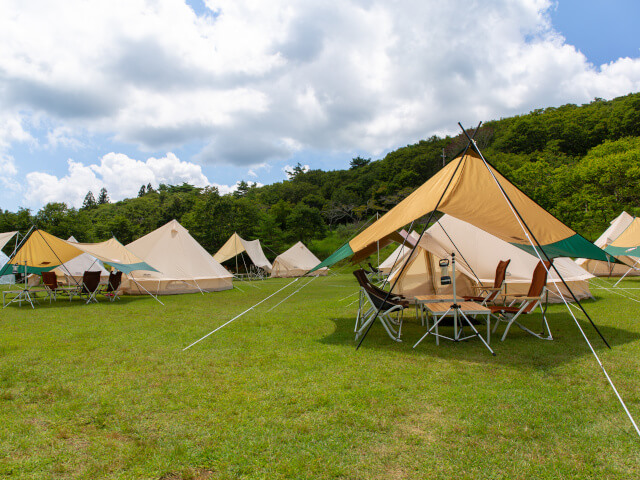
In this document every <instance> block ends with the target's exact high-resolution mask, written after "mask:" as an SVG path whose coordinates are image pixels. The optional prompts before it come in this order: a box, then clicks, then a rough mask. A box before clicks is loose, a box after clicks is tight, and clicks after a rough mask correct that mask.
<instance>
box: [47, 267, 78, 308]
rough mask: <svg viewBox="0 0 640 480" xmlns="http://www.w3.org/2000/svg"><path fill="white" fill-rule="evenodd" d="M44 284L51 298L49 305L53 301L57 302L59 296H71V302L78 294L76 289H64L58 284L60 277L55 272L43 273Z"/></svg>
mask: <svg viewBox="0 0 640 480" xmlns="http://www.w3.org/2000/svg"><path fill="white" fill-rule="evenodd" d="M42 284H43V285H44V288H45V291H46V292H47V295H48V296H49V303H51V300H52V299H53V300H57V299H58V295H69V301H71V299H72V298H73V295H74V294H75V293H76V292H77V290H76V289H71V288H64V287H62V286H61V285H60V284H59V283H58V277H57V275H56V273H55V272H42Z"/></svg>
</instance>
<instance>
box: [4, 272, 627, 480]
mask: <svg viewBox="0 0 640 480" xmlns="http://www.w3.org/2000/svg"><path fill="white" fill-rule="evenodd" d="M308 281H309V280H308V279H302V280H299V281H298V282H297V283H295V284H293V285H292V286H290V287H288V288H287V289H285V290H283V291H282V292H280V293H278V294H277V295H275V296H274V297H272V298H271V299H269V300H267V301H266V302H264V303H263V304H262V305H260V306H258V307H256V309H255V310H252V311H250V312H249V313H247V314H246V315H245V316H243V317H241V318H240V319H238V320H236V321H235V322H233V323H231V324H229V325H227V326H226V327H224V328H223V329H222V330H220V331H218V332H217V333H215V334H213V335H211V336H210V337H208V338H207V339H205V340H203V341H202V342H200V343H199V344H197V345H195V346H194V347H192V348H191V349H189V350H187V351H185V352H183V351H182V349H183V348H184V347H185V346H187V345H189V344H190V343H191V342H193V341H195V340H197V339H198V338H200V337H201V336H202V335H204V334H206V333H208V332H209V331H211V330H213V329H214V328H215V327H217V326H219V325H221V324H223V323H224V322H226V321H228V320H229V319H231V318H232V317H234V316H235V315H237V314H239V313H240V312H242V311H244V310H245V309H247V308H249V307H250V306H251V305H253V304H255V303H257V302H258V301H260V300H262V299H264V298H265V297H266V296H268V295H269V294H271V293H273V292H275V291H276V290H277V289H279V288H281V287H282V286H284V285H285V284H286V283H288V282H291V280H290V279H287V280H266V281H262V282H252V283H251V284H249V283H247V282H238V283H237V284H238V285H239V287H240V288H241V289H242V290H243V291H240V290H238V289H234V290H232V291H226V292H220V293H213V294H206V295H201V294H193V295H181V296H172V297H163V298H162V301H163V302H165V306H162V305H160V304H158V303H156V302H155V301H154V300H153V299H151V298H149V297H139V298H132V297H127V298H123V299H122V300H121V301H119V302H116V303H114V304H111V303H109V302H105V301H101V303H100V304H99V305H95V304H93V305H84V304H82V303H81V302H80V301H77V300H74V301H73V302H69V301H68V300H59V301H58V302H57V303H55V304H53V305H51V306H49V304H48V302H46V303H45V302H41V303H40V305H39V306H37V308H36V309H35V310H32V309H31V308H30V307H25V306H23V307H22V308H19V307H17V306H11V307H9V308H6V309H4V310H2V312H1V313H0V423H1V426H0V478H21V479H22V478H25V479H29V478H42V479H51V478H81V479H99V478H118V479H119V478H125V479H126V478H151V479H192V478H193V479H208V478H211V479H226V478H229V479H235V478H241V479H279V478H294V479H306V478H308V479H334V478H336V479H365V478H372V479H405V478H407V479H408V478H411V479H426V478H429V479H434V478H442V479H453V478H474V479H475V478H483V479H485V478H489V479H501V478H503V479H530V478H553V479H556V478H593V479H603V478H607V479H616V478H619V479H625V480H626V479H631V478H638V477H639V476H640V453H639V452H640V438H638V437H637V435H636V434H635V432H634V431H633V429H632V426H631V424H630V422H629V420H628V418H627V417H626V415H625V414H624V412H623V410H622V408H621V406H620V404H619V403H618V401H617V400H616V398H615V395H614V393H613V391H612V389H611V388H610V387H609V386H608V384H607V382H606V380H605V378H604V375H603V374H602V371H601V370H600V368H599V367H598V365H597V363H596V362H595V360H594V358H593V356H592V355H591V353H590V351H589V350H588V347H587V345H586V344H585V342H584V341H583V339H582V338H581V336H580V333H579V331H578V329H577V328H576V326H575V324H574V323H573V321H572V319H571V317H570V316H569V315H568V314H567V313H566V310H565V309H564V307H562V306H552V307H551V308H550V314H549V320H550V323H551V328H552V331H553V334H554V337H555V340H554V341H553V342H545V341H541V340H538V339H536V338H533V337H531V336H529V335H527V334H525V333H524V332H522V331H521V330H520V329H518V328H513V329H512V331H511V332H510V334H509V336H508V338H507V340H506V341H505V342H503V343H501V342H500V341H499V339H498V338H497V336H496V337H494V339H493V340H494V341H493V342H492V345H493V346H494V348H495V350H496V353H497V356H495V357H493V356H491V355H490V354H489V353H488V352H487V351H486V350H485V349H484V347H483V346H482V344H481V343H480V342H479V341H478V340H477V339H474V340H471V341H467V342H461V343H455V344H454V343H450V342H441V345H440V346H436V345H435V342H434V340H433V339H432V338H427V339H426V340H425V341H424V342H423V343H422V344H421V345H419V346H418V347H417V348H416V349H415V350H414V349H412V348H411V347H412V346H413V343H415V341H416V340H417V339H418V338H419V337H420V336H421V335H422V333H423V332H424V328H423V327H420V326H419V325H418V324H417V323H416V321H415V318H414V316H413V313H412V312H407V319H406V322H405V325H404V328H403V338H404V342H403V343H394V342H392V341H391V340H390V339H389V338H388V337H387V336H386V334H385V333H384V331H383V329H382V327H381V326H380V324H376V325H375V326H374V328H373V329H372V330H371V333H370V335H369V336H368V337H367V338H366V340H365V342H364V344H363V347H362V348H361V349H360V350H358V351H356V350H355V348H354V339H353V334H352V330H353V323H354V315H355V311H356V305H355V304H352V305H349V304H350V303H351V302H352V301H353V300H355V299H356V298H357V297H356V296H352V297H350V298H348V299H346V300H344V298H345V297H346V296H348V295H350V294H352V293H354V292H355V291H356V283H355V279H354V278H353V276H352V275H350V274H341V275H338V276H329V277H325V278H320V279H317V280H314V281H313V282H311V283H310V284H309V285H308V286H306V287H304V288H303V289H301V290H300V291H299V292H298V293H296V294H295V295H294V296H292V297H291V298H290V299H288V300H287V301H286V302H284V303H283V304H281V305H280V306H278V307H276V308H275V309H273V310H272V311H269V309H271V308H272V307H273V306H274V305H276V304H277V303H278V302H279V301H280V300H282V299H283V298H284V297H286V296H287V295H288V294H289V293H291V292H293V291H294V290H295V289H297V288H298V287H300V286H302V285H304V284H305V283H306V282H308ZM595 283H597V284H599V285H610V284H611V283H612V282H610V281H609V280H606V279H604V280H596V281H595ZM622 285H624V286H625V288H629V289H630V290H627V292H626V293H628V294H631V295H633V296H635V297H637V299H636V300H630V299H626V298H624V297H622V296H619V295H617V294H615V293H613V292H609V291H607V290H605V289H595V288H594V290H593V292H594V294H595V295H596V300H595V301H589V302H586V303H585V305H586V308H587V309H588V311H589V312H590V313H592V316H593V318H594V319H595V321H596V322H597V323H598V325H599V326H600V328H601V330H602V332H603V334H604V335H605V336H606V338H607V339H608V340H609V342H610V343H611V345H612V347H613V349H612V350H608V349H606V347H605V346H604V345H603V343H602V342H601V341H600V340H599V338H598V337H597V334H596V333H595V332H594V330H593V329H592V328H591V326H590V325H588V323H587V321H586V319H585V318H584V317H582V316H580V317H579V319H580V322H581V325H582V327H583V328H584V330H585V331H586V332H587V334H588V336H589V337H590V338H591V339H592V341H593V344H594V346H595V348H596V350H597V352H598V354H599V355H600V356H601V358H602V361H603V363H604V365H605V367H606V368H607V370H608V372H609V373H610V375H611V377H612V379H613V380H614V382H615V383H616V386H617V387H618V389H619V391H620V393H621V395H622V396H623V397H624V399H625V400H626V401H627V405H628V406H629V409H630V410H631V412H632V413H633V414H634V415H635V417H636V418H637V419H638V420H640V376H639V370H640V289H638V290H632V289H634V288H640V280H635V279H631V280H628V281H626V280H625V281H624V282H623V284H622ZM539 320H540V316H539V315H536V316H531V318H528V319H527V322H528V323H529V324H530V325H533V326H538V325H539ZM500 328H502V327H500Z"/></svg>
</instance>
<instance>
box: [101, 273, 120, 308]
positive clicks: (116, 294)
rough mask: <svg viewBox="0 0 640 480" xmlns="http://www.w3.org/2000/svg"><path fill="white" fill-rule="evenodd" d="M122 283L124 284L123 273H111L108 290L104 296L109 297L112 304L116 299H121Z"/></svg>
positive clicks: (106, 289)
mask: <svg viewBox="0 0 640 480" xmlns="http://www.w3.org/2000/svg"><path fill="white" fill-rule="evenodd" d="M120 283H122V272H120V271H117V272H111V273H109V281H108V282H107V288H105V289H104V290H103V291H102V294H103V295H104V296H105V297H108V298H109V301H111V302H113V301H114V300H116V299H120V291H119V290H120Z"/></svg>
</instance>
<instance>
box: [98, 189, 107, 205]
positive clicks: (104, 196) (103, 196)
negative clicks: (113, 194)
mask: <svg viewBox="0 0 640 480" xmlns="http://www.w3.org/2000/svg"><path fill="white" fill-rule="evenodd" d="M105 203H109V194H107V189H106V188H104V187H102V188H101V189H100V195H98V205H104V204H105Z"/></svg>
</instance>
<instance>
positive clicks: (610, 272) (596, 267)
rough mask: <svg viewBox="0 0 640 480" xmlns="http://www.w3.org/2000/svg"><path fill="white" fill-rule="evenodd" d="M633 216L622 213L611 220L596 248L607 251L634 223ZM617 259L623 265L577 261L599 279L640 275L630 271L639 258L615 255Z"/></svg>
mask: <svg viewBox="0 0 640 480" xmlns="http://www.w3.org/2000/svg"><path fill="white" fill-rule="evenodd" d="M633 220H634V217H633V215H629V214H628V213H627V212H622V213H621V214H620V215H618V216H617V217H616V218H614V219H613V220H611V222H610V224H609V228H607V229H606V230H605V231H604V232H603V233H602V235H600V236H599V237H598V239H597V240H596V241H595V242H593V243H594V244H595V246H596V247H600V248H602V249H604V250H605V251H606V247H608V246H609V245H611V244H612V243H613V242H614V241H615V240H616V239H617V238H618V237H619V236H620V235H622V233H623V232H624V231H625V230H626V229H627V228H628V227H629V225H631V223H632V222H633ZM615 257H616V259H618V261H620V262H622V263H611V262H601V261H598V260H588V259H586V258H578V259H576V263H577V264H578V265H580V266H581V267H582V268H584V269H585V270H586V271H588V272H589V273H591V274H592V275H596V276H598V277H605V276H606V277H620V276H623V275H625V276H637V275H640V270H634V269H630V268H629V267H630V266H633V265H635V264H636V263H637V262H638V260H640V259H638V258H637V257H633V256H627V255H619V254H618V255H615Z"/></svg>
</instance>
